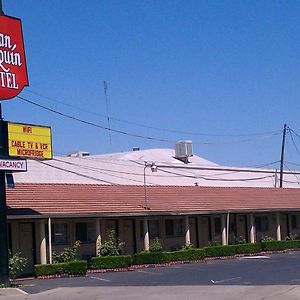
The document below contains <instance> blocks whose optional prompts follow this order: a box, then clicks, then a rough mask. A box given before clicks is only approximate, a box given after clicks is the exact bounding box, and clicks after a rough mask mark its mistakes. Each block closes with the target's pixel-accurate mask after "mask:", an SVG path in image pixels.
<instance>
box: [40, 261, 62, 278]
mask: <svg viewBox="0 0 300 300" xmlns="http://www.w3.org/2000/svg"><path fill="white" fill-rule="evenodd" d="M34 268H35V275H36V276H37V277H39V276H48V275H56V274H67V263H56V264H45V265H35V266H34Z"/></svg>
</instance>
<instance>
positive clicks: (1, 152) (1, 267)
mask: <svg viewBox="0 0 300 300" xmlns="http://www.w3.org/2000/svg"><path fill="white" fill-rule="evenodd" d="M0 15H3V9H2V0H0ZM6 138H7V130H6V122H4V121H3V117H2V105H1V101H0V157H1V158H6V157H7V147H6V141H5V139H6ZM0 283H2V284H3V285H4V286H5V287H8V286H9V269H8V239H7V212H6V187H5V171H0Z"/></svg>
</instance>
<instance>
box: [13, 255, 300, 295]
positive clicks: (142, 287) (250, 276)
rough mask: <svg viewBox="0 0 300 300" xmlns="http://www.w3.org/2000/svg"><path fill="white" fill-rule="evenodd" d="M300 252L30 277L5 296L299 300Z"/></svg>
mask: <svg viewBox="0 0 300 300" xmlns="http://www.w3.org/2000/svg"><path fill="white" fill-rule="evenodd" d="M299 283H300V251H291V252H287V253H281V254H272V255H261V256H249V257H247V256H246V257H240V258H236V259H226V260H210V261H207V262H204V263H189V264H177V265H172V266H168V267H161V268H144V269H139V270H135V271H129V272H118V273H114V272H109V273H94V274H88V275H87V276H86V277H78V278H60V279H47V280H46V279H30V280H25V281H22V286H21V287H20V288H21V289H22V291H23V292H25V293H28V295H24V294H23V295H22V294H20V295H19V296H10V297H9V299H20V300H21V299H67V298H70V299H71V298H72V299H142V298H143V299H145V300H146V299H242V298H243V299H300V287H298V284H299Z"/></svg>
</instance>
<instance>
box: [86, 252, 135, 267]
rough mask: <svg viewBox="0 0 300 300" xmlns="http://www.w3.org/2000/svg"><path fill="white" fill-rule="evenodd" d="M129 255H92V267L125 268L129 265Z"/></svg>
mask: <svg viewBox="0 0 300 300" xmlns="http://www.w3.org/2000/svg"><path fill="white" fill-rule="evenodd" d="M131 261H132V258H131V256H130V255H118V256H99V257H92V264H91V267H92V269H117V268H127V267H129V266H130V265H131Z"/></svg>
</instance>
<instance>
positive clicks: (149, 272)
mask: <svg viewBox="0 0 300 300" xmlns="http://www.w3.org/2000/svg"><path fill="white" fill-rule="evenodd" d="M137 272H138V273H145V274H151V275H160V276H162V275H163V274H161V273H155V272H151V271H143V270H138V271H137Z"/></svg>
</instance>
